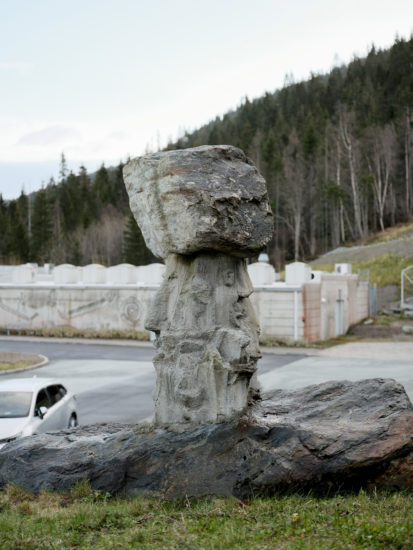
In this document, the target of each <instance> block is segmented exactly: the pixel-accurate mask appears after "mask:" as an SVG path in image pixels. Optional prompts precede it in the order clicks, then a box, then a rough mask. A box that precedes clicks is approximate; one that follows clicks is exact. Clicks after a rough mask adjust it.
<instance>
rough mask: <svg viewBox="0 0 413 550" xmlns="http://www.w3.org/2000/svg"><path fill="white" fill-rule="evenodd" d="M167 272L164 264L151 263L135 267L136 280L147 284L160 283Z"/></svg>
mask: <svg viewBox="0 0 413 550" xmlns="http://www.w3.org/2000/svg"><path fill="white" fill-rule="evenodd" d="M164 273H165V265H164V264H149V265H140V266H138V267H135V277H136V282H137V283H138V284H139V283H142V284H146V285H160V284H161V283H162V281H163V276H164Z"/></svg>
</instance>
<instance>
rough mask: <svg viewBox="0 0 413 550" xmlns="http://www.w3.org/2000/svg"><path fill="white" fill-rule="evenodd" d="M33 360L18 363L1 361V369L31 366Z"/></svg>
mask: <svg viewBox="0 0 413 550" xmlns="http://www.w3.org/2000/svg"><path fill="white" fill-rule="evenodd" d="M33 364H35V363H33V362H32V361H18V362H17V363H6V362H3V361H0V371H2V370H13V369H22V368H24V367H30V365H33Z"/></svg>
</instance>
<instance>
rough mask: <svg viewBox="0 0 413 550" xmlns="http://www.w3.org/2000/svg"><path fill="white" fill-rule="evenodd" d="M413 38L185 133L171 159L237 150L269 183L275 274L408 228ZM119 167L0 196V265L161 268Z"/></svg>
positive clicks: (412, 174)
mask: <svg viewBox="0 0 413 550" xmlns="http://www.w3.org/2000/svg"><path fill="white" fill-rule="evenodd" d="M412 125H413V37H412V38H410V39H409V40H404V39H396V41H395V43H394V44H393V46H392V47H391V48H390V49H388V50H377V49H376V48H374V47H372V48H371V50H370V51H369V53H368V55H367V56H366V57H365V58H354V59H353V61H352V62H351V63H349V64H348V65H347V66H344V65H343V66H340V67H335V68H334V69H332V70H331V72H330V73H329V74H326V75H312V76H311V78H310V79H308V80H307V81H303V82H297V83H294V82H289V83H288V84H286V85H285V86H284V87H283V88H282V89H280V90H277V91H276V92H274V93H266V94H265V95H264V96H263V97H260V98H258V99H255V100H254V101H249V100H248V99H247V98H246V99H245V100H244V101H243V103H242V104H241V105H240V106H239V108H238V109H236V110H235V111H232V112H229V113H227V114H225V115H224V116H222V117H217V118H216V119H215V120H213V121H211V122H210V123H208V124H206V125H205V126H203V127H201V128H199V129H198V130H196V131H194V132H191V133H188V132H187V133H185V135H184V136H182V137H181V138H180V139H178V140H177V141H175V142H173V143H172V142H171V143H169V144H168V146H167V148H166V149H180V148H185V147H195V146H198V145H205V144H210V145H214V144H231V145H234V146H236V147H240V148H241V149H243V150H244V151H245V152H246V153H247V155H248V156H249V157H251V158H252V160H253V161H254V162H255V164H256V166H257V168H258V170H259V171H260V172H261V173H262V174H263V176H264V177H265V179H266V181H267V185H268V192H269V197H270V202H271V206H272V209H273V212H274V219H275V222H274V225H275V231H274V237H273V239H272V241H271V243H270V245H269V247H268V253H269V255H270V258H271V261H272V263H274V265H275V266H276V267H277V268H278V269H280V268H282V266H283V265H284V264H285V263H286V262H287V261H291V260H294V259H296V260H297V259H300V260H309V259H312V258H314V257H316V256H318V255H319V254H320V253H324V252H326V251H327V250H329V249H334V248H336V247H338V246H339V245H341V244H345V243H347V242H349V241H355V240H360V239H361V240H363V239H366V238H367V237H368V235H369V234H371V233H373V232H376V231H378V230H383V229H384V228H385V227H389V226H393V225H395V224H397V223H398V222H402V221H407V220H409V219H411V217H412V213H413V161H412V157H413V151H412V149H413V136H412V132H413V130H412ZM122 167H123V165H122V163H121V164H119V166H117V167H115V168H111V169H109V168H106V167H105V166H104V165H102V166H101V168H100V169H99V170H98V171H97V172H96V173H95V174H93V175H89V174H88V173H87V172H86V169H85V168H84V167H81V168H80V170H79V173H78V174H74V173H72V172H69V173H68V171H67V168H66V163H65V159H64V156H62V162H61V169H60V175H59V181H58V182H54V181H53V180H51V181H50V182H49V184H48V185H47V186H46V187H44V188H43V189H41V190H40V191H38V192H37V193H35V194H33V195H32V196H30V197H28V196H27V195H25V194H24V193H23V192H22V194H21V195H20V197H19V198H18V199H16V200H13V201H9V202H7V203H6V202H5V201H4V200H2V199H1V196H0V235H1V236H2V238H1V240H0V261H1V262H2V263H19V262H24V261H35V262H38V263H42V262H44V261H48V262H53V263H64V262H70V263H75V264H85V263H90V262H99V263H103V264H105V265H111V264H116V263H120V262H121V261H128V262H130V263H135V264H136V265H139V264H144V263H149V262H151V261H154V257H153V256H152V255H151V253H150V252H149V251H148V249H147V248H146V247H145V244H144V242H143V239H142V235H141V233H140V231H139V228H138V226H137V225H136V222H135V221H134V219H133V216H132V214H131V212H130V210H129V205H128V198H127V194H126V191H125V187H124V184H123V180H122Z"/></svg>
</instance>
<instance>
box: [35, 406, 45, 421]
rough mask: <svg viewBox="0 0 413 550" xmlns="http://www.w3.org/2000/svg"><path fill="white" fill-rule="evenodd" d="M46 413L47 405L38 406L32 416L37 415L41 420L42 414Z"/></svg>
mask: <svg viewBox="0 0 413 550" xmlns="http://www.w3.org/2000/svg"><path fill="white" fill-rule="evenodd" d="M46 413H47V407H39V408H38V409H36V410H35V412H34V416H38V417H39V418H40V420H43V418H44V416H45V415H46Z"/></svg>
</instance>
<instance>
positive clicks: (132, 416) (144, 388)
mask: <svg viewBox="0 0 413 550" xmlns="http://www.w3.org/2000/svg"><path fill="white" fill-rule="evenodd" d="M0 351H11V352H21V353H36V354H42V355H45V356H46V357H48V358H49V364H48V365H46V366H44V367H41V368H38V369H36V370H33V371H26V372H22V373H16V374H11V375H2V376H1V377H0V380H6V379H7V378H16V377H19V378H23V377H24V378H26V377H28V376H34V375H36V376H39V377H52V378H58V379H60V380H61V381H62V382H63V383H64V384H65V385H66V386H67V387H68V388H69V389H70V390H71V391H72V392H73V393H75V395H76V397H77V402H78V415H79V421H80V424H91V423H95V422H136V421H141V420H144V419H148V418H150V417H151V416H152V414H153V401H152V391H153V388H154V385H155V371H154V368H153V365H152V362H151V361H152V357H153V355H154V352H155V350H154V348H153V347H152V346H148V345H146V346H138V345H136V344H135V345H127V344H125V343H124V342H123V343H122V345H107V344H105V345H103V344H85V343H55V342H50V341H42V340H40V339H39V340H35V341H22V340H16V339H10V340H6V339H4V338H2V339H0ZM302 358H303V355H302V354H300V355H299V354H292V353H288V354H284V355H279V354H277V355H275V354H264V355H263V358H262V359H261V360H260V361H259V364H258V374H259V375H263V374H265V373H270V372H272V371H273V370H274V369H279V368H281V367H283V366H285V365H288V364H289V363H292V362H294V361H297V360H298V359H302Z"/></svg>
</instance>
